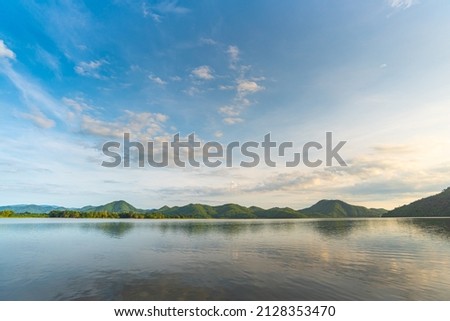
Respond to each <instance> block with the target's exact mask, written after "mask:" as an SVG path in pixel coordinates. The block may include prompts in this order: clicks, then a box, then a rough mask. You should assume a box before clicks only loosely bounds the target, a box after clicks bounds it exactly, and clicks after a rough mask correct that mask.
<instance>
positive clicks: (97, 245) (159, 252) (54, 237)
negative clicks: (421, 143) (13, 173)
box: [0, 219, 450, 300]
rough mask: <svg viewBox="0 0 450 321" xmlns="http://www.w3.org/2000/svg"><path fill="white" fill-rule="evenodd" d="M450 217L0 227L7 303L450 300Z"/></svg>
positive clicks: (1, 282) (0, 285) (39, 222)
mask: <svg viewBox="0 0 450 321" xmlns="http://www.w3.org/2000/svg"><path fill="white" fill-rule="evenodd" d="M449 236H450V219H348V220H345V219H343V220H339V219H333V220H325V219H324V220H309V219H305V220H70V219H4V220H0V244H1V245H2V255H1V256H0V299H2V300H37V299H39V300H450V275H449V274H448V271H449V270H450V246H449V245H450V244H449V243H450V237H449Z"/></svg>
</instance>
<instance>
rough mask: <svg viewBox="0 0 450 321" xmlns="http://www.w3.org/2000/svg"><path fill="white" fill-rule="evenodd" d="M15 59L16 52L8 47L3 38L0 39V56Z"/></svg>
mask: <svg viewBox="0 0 450 321" xmlns="http://www.w3.org/2000/svg"><path fill="white" fill-rule="evenodd" d="M2 57H4V58H9V59H13V60H14V59H16V54H15V53H14V52H13V51H12V50H11V49H9V48H8V47H7V46H6V44H5V43H4V41H3V40H1V39H0V58H2Z"/></svg>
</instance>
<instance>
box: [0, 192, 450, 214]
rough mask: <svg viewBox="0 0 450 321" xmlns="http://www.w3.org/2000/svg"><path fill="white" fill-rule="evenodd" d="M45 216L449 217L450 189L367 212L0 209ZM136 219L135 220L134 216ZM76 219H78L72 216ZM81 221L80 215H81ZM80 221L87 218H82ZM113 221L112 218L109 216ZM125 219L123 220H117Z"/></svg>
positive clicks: (116, 205)
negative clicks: (410, 201)
mask: <svg viewBox="0 0 450 321" xmlns="http://www.w3.org/2000/svg"><path fill="white" fill-rule="evenodd" d="M2 211H13V212H15V213H31V214H48V213H50V215H51V214H52V213H53V214H54V215H55V216H57V217H67V216H66V214H67V215H69V217H71V216H70V215H71V214H73V213H74V212H76V213H103V214H105V213H109V214H115V215H116V216H117V217H119V216H118V214H135V215H134V216H131V217H152V218H165V217H166V218H352V217H439V216H450V187H449V188H447V189H445V190H443V191H442V192H441V193H439V194H437V195H433V196H430V197H427V198H423V199H420V200H417V201H415V202H412V203H411V204H408V205H403V206H400V207H397V208H395V209H393V210H391V211H387V210H385V209H382V208H367V207H364V206H356V205H351V204H348V203H346V202H343V201H340V200H321V201H319V202H317V203H316V204H314V205H313V206H311V207H308V208H304V209H299V210H295V209H292V208H289V207H274V208H270V209H263V208H260V207H257V206H250V207H245V206H242V205H238V204H224V205H219V206H211V205H205V204H187V205H184V206H173V207H169V206H163V207H161V208H159V209H139V208H136V207H134V206H133V205H131V204H129V203H127V202H126V201H123V200H120V201H114V202H111V203H108V204H105V205H100V206H91V205H89V206H85V207H82V208H65V207H61V206H55V205H34V204H21V205H10V206H0V212H2ZM58 215H59V216H58ZM136 215H137V216H136ZM76 217H80V216H76ZM81 217H83V215H81ZM84 217H90V216H86V215H84ZM113 217H114V216H113ZM120 217H127V216H120Z"/></svg>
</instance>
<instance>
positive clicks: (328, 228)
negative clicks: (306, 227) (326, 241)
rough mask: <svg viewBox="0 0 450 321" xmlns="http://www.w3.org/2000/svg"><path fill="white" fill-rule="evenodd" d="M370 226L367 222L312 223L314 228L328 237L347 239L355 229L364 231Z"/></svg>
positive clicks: (329, 221)
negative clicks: (363, 229)
mask: <svg viewBox="0 0 450 321" xmlns="http://www.w3.org/2000/svg"><path fill="white" fill-rule="evenodd" d="M367 225H368V221H366V220H339V219H337V220H319V221H314V222H312V226H313V228H314V229H315V230H316V231H317V232H319V233H320V234H322V235H324V236H326V237H337V238H345V237H347V236H348V235H349V234H351V233H352V231H353V230H354V229H362V228H364V227H366V226H367Z"/></svg>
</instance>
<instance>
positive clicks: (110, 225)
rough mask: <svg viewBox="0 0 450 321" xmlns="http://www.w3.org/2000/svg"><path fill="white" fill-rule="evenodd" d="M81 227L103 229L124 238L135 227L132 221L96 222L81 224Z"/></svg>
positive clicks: (111, 235) (115, 236)
mask: <svg viewBox="0 0 450 321" xmlns="http://www.w3.org/2000/svg"><path fill="white" fill-rule="evenodd" d="M79 227H80V228H81V229H85V230H92V231H101V232H103V233H104V234H105V235H107V236H109V237H113V238H122V237H123V236H124V235H125V234H127V233H128V232H131V230H132V229H133V227H134V224H133V223H132V222H117V221H115V222H96V223H83V224H79Z"/></svg>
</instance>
